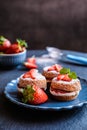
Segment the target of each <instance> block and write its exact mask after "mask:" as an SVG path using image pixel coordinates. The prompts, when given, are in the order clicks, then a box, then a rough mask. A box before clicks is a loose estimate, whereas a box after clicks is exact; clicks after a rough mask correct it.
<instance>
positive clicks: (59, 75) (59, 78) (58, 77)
mask: <svg viewBox="0 0 87 130" xmlns="http://www.w3.org/2000/svg"><path fill="white" fill-rule="evenodd" d="M57 80H63V81H71V80H72V79H71V78H70V77H69V76H68V74H58V76H57Z"/></svg>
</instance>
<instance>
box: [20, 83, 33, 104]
mask: <svg viewBox="0 0 87 130" xmlns="http://www.w3.org/2000/svg"><path fill="white" fill-rule="evenodd" d="M34 93H35V90H34V89H33V86H30V85H27V87H25V88H24V90H23V98H22V102H24V103H27V102H28V101H32V100H33V99H34Z"/></svg>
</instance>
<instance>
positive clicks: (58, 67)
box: [55, 64, 62, 72]
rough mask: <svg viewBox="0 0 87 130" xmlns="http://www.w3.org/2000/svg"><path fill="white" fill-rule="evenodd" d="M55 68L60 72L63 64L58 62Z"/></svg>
mask: <svg viewBox="0 0 87 130" xmlns="http://www.w3.org/2000/svg"><path fill="white" fill-rule="evenodd" d="M55 69H56V71H58V72H59V71H60V70H61V69H62V66H61V65H58V64H55Z"/></svg>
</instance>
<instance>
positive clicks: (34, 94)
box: [22, 85, 48, 105]
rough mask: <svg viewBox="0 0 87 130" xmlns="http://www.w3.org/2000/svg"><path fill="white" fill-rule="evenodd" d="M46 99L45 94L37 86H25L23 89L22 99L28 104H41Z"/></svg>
mask: <svg viewBox="0 0 87 130" xmlns="http://www.w3.org/2000/svg"><path fill="white" fill-rule="evenodd" d="M47 100H48V96H47V94H46V93H45V92H44V91H43V90H42V89H41V88H39V87H38V86H36V85H33V86H29V85H28V86H27V87H25V88H24V90H23V98H22V101H23V102H24V103H29V104H35V105H37V104H42V103H44V102H46V101H47Z"/></svg>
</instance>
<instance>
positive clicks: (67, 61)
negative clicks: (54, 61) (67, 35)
mask: <svg viewBox="0 0 87 130" xmlns="http://www.w3.org/2000/svg"><path fill="white" fill-rule="evenodd" d="M71 55H74V54H71ZM83 57H84V58H85V59H86V57H85V56H83ZM77 58H78V56H77ZM60 61H62V62H66V63H71V64H77V65H83V66H87V61H80V60H79V59H78V60H74V59H73V58H72V57H71V58H68V55H67V54H65V55H62V57H61V58H60Z"/></svg>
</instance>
